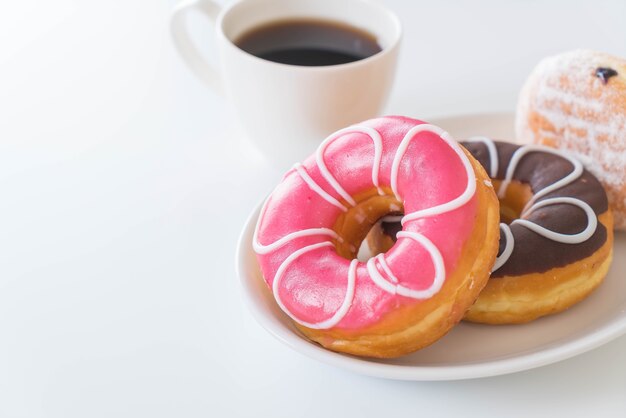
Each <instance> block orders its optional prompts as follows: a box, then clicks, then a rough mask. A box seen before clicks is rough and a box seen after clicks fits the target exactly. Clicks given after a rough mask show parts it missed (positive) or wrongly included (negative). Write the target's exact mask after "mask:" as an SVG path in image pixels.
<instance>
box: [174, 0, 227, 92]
mask: <svg viewBox="0 0 626 418" xmlns="http://www.w3.org/2000/svg"><path fill="white" fill-rule="evenodd" d="M192 12H200V13H201V14H203V15H205V16H206V17H208V18H209V20H210V21H211V23H212V24H213V25H215V23H216V20H217V16H218V14H219V12H220V6H219V5H218V4H217V3H216V2H214V1H213V0H183V1H181V2H180V3H178V5H177V6H176V7H175V8H174V10H173V11H172V18H171V21H170V30H171V32H172V37H173V38H174V44H175V45H176V48H177V49H178V52H179V53H180V55H181V56H182V58H183V60H184V61H185V62H186V63H187V65H188V66H189V68H191V70H192V71H193V72H194V73H195V74H196V75H197V76H198V77H199V78H200V79H201V80H202V81H204V82H205V83H206V84H207V85H208V86H209V87H210V88H211V89H213V90H214V91H215V92H217V93H220V94H222V83H221V81H220V78H221V77H220V74H219V72H218V71H217V70H216V69H215V68H213V67H212V66H211V65H210V64H209V63H208V62H207V60H206V59H205V58H204V57H203V56H202V54H200V52H199V51H198V48H196V45H195V44H194V43H193V41H192V40H191V37H190V36H189V31H188V30H187V16H188V15H189V13H192Z"/></svg>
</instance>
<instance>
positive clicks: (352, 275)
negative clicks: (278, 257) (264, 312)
mask: <svg viewBox="0 0 626 418" xmlns="http://www.w3.org/2000/svg"><path fill="white" fill-rule="evenodd" d="M323 247H334V245H333V243H332V242H330V241H325V242H320V243H317V244H313V245H308V246H306V247H303V248H300V249H299V250H297V251H294V252H293V254H291V255H290V256H289V257H287V258H286V259H285V261H283V262H282V264H281V265H280V267H278V270H277V271H276V276H274V282H273V283H272V291H273V293H274V298H275V299H276V303H278V306H280V308H281V309H282V310H283V312H285V313H286V314H287V315H289V316H290V317H291V318H292V319H293V320H294V321H296V322H298V323H300V324H302V325H304V326H305V327H308V328H312V329H328V328H332V327H334V326H335V325H337V324H338V323H339V321H341V320H342V319H343V317H344V316H346V314H347V313H348V310H349V309H350V306H351V305H352V299H353V298H354V288H355V283H356V268H357V265H358V264H359V261H358V260H356V259H354V260H352V261H351V262H350V267H349V268H348V286H347V289H346V296H345V297H344V299H343V302H342V304H341V306H340V307H339V309H338V310H337V312H335V314H334V315H333V316H332V317H330V318H328V319H326V320H324V321H320V322H306V321H302V320H300V319H298V318H296V317H295V316H294V315H293V314H292V313H291V312H289V310H288V309H287V307H286V306H285V305H284V304H283V302H282V300H281V299H280V293H279V292H278V287H279V285H280V281H281V279H282V277H283V274H284V272H285V270H287V268H288V267H289V265H290V264H291V263H292V262H293V261H294V260H296V259H297V258H298V257H300V256H301V255H303V254H306V253H308V252H309V251H313V250H317V249H318V248H323Z"/></svg>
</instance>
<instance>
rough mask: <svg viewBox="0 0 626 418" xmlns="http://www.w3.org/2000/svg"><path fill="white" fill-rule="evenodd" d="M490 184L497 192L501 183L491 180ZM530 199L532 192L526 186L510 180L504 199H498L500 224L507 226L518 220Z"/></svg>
mask: <svg viewBox="0 0 626 418" xmlns="http://www.w3.org/2000/svg"><path fill="white" fill-rule="evenodd" d="M492 182H493V186H494V188H495V190H498V189H499V188H500V184H501V183H502V182H501V181H500V180H492ZM532 197H533V192H532V189H531V188H530V186H529V185H528V184H526V183H522V182H520V181H516V180H512V181H511V182H510V183H509V186H508V187H507V189H506V192H505V194H504V197H499V198H498V199H499V200H500V222H502V223H505V224H507V225H508V224H510V223H511V222H513V221H514V220H516V219H519V218H520V216H521V214H522V211H523V210H524V206H526V203H528V201H529V200H530V199H531V198H532Z"/></svg>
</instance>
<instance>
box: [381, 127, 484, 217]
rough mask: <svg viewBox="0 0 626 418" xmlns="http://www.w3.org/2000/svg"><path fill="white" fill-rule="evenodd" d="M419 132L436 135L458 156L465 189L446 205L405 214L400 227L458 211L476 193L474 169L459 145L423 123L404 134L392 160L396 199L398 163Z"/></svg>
mask: <svg viewBox="0 0 626 418" xmlns="http://www.w3.org/2000/svg"><path fill="white" fill-rule="evenodd" d="M420 132H432V133H434V134H436V135H438V136H439V137H441V139H443V140H444V141H445V142H446V143H447V144H448V146H449V147H450V148H452V149H453V150H454V152H455V153H456V154H457V155H458V156H459V159H460V160H461V162H462V163H463V167H464V168H465V173H466V175H467V187H466V188H465V190H464V191H463V193H461V195H459V196H457V197H456V198H454V199H452V200H450V201H448V202H446V203H443V204H441V205H436V206H433V207H430V208H426V209H422V210H418V211H416V212H413V213H409V214H406V215H405V216H404V217H403V218H402V222H401V223H402V225H404V224H405V223H407V222H409V221H413V220H415V219H419V218H425V217H427V216H434V215H440V214H442V213H445V212H450V211H452V210H454V209H458V208H460V207H461V206H463V205H465V204H466V203H467V202H469V200H470V199H471V198H472V196H474V193H475V192H476V175H475V174H474V169H473V168H472V165H471V163H470V161H469V159H468V158H467V157H466V156H465V153H464V152H463V150H462V149H461V147H460V146H459V144H458V143H457V142H456V141H455V140H454V139H453V138H452V137H451V136H450V134H448V133H447V132H446V131H444V130H443V129H441V128H440V127H438V126H434V125H429V124H426V123H425V124H422V125H417V126H414V127H413V128H411V129H410V130H409V131H408V132H407V133H406V135H405V136H404V138H402V141H401V142H400V145H399V146H398V150H397V151H396V155H395V157H394V159H393V164H392V166H391V190H393V193H394V194H395V196H396V199H398V200H400V201H401V200H402V198H401V197H400V195H399V193H398V171H399V168H400V161H401V160H402V157H403V156H404V153H405V152H406V150H407V148H408V146H409V143H410V142H411V140H412V139H413V138H415V136H416V135H417V134H418V133H420Z"/></svg>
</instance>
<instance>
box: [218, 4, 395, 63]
mask: <svg viewBox="0 0 626 418" xmlns="http://www.w3.org/2000/svg"><path fill="white" fill-rule="evenodd" d="M254 1H265V2H271V1H274V0H238V1H235V2H233V3H231V4H230V5H228V6H225V7H224V8H222V10H221V11H220V13H219V15H218V17H217V20H216V24H215V29H216V32H217V37H218V38H219V39H220V40H221V41H222V42H223V43H224V45H226V46H227V47H228V48H229V49H231V50H234V51H236V52H237V53H240V54H241V55H243V56H245V57H246V58H247V59H249V60H251V61H253V62H256V63H258V64H261V65H271V66H274V67H278V68H283V69H289V70H291V71H303V72H324V71H334V70H338V69H349V68H354V67H358V66H363V65H368V63H370V62H372V61H378V60H380V59H383V58H385V57H386V56H388V55H389V54H392V53H394V51H395V50H396V49H397V48H398V45H399V44H400V41H401V39H402V34H403V28H402V23H401V22H400V19H399V18H398V16H397V15H396V14H395V13H394V12H393V11H391V9H389V8H388V7H386V6H384V5H382V4H380V3H378V2H375V1H372V0H334V1H349V2H351V3H362V4H364V5H367V6H369V7H374V8H377V9H378V10H380V12H381V13H384V15H385V16H386V17H387V18H388V19H389V21H390V22H392V25H393V28H394V33H393V35H392V36H393V37H392V40H391V42H390V43H389V44H388V45H386V46H385V47H383V48H381V51H379V52H377V53H376V54H374V55H370V56H369V57H366V58H363V59H359V60H356V61H352V62H347V63H343V64H333V65H319V66H305V65H295V64H284V63H281V62H275V61H269V60H266V59H263V58H259V57H257V56H255V55H253V54H251V53H249V52H246V51H244V50H243V49H241V48H239V47H238V46H237V45H236V44H235V43H234V42H233V41H232V40H231V39H230V38H229V37H228V36H226V34H225V33H224V27H223V25H224V19H225V18H226V17H227V16H228V14H229V13H231V12H232V11H233V10H235V9H236V8H237V7H245V6H246V5H247V3H253V2H254Z"/></svg>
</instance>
